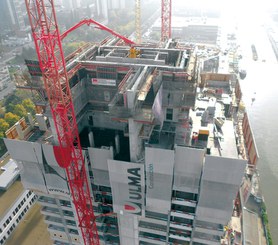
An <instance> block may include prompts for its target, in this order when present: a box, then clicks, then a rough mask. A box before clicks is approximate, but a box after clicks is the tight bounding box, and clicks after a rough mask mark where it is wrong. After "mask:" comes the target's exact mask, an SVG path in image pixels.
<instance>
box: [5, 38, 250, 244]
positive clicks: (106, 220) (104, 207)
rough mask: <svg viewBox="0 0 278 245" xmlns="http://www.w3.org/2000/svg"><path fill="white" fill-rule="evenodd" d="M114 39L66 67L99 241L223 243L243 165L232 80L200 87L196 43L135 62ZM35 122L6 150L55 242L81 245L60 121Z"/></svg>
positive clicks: (145, 51)
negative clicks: (234, 117) (61, 147)
mask: <svg viewBox="0 0 278 245" xmlns="http://www.w3.org/2000/svg"><path fill="white" fill-rule="evenodd" d="M117 41H118V40H115V39H110V40H106V42H105V44H103V45H102V46H97V45H95V46H91V47H88V46H87V47H86V48H85V49H84V50H83V51H82V52H79V53H78V54H77V55H78V59H76V57H73V58H72V60H69V61H68V63H67V68H68V72H69V78H70V84H71V91H72V96H73V101H74V106H75V113H76V119H77V123H78V127H79V132H80V139H81V145H82V147H83V153H84V159H85V163H86V170H87V175H88V179H89V180H90V184H91V185H90V191H91V197H92V200H93V206H94V212H95V215H96V224H97V228H98V234H99V238H100V242H101V244H121V245H131V244H141V245H147V244H148V245H149V244H195V245H198V244H199V245H200V244H211V245H216V244H220V241H221V238H222V236H223V235H224V226H226V225H227V223H228V222H229V220H230V218H231V216H232V214H233V208H234V200H235V199H236V196H237V193H238V190H239V187H240V184H241V181H242V177H243V175H244V170H245V167H246V161H245V160H242V159H240V158H239V157H238V152H237V145H236V140H235V137H234V124H233V120H232V119H231V111H232V110H233V107H232V90H231V88H230V83H229V81H228V80H221V81H210V82H207V83H206V84H207V86H210V88H209V89H207V90H204V91H203V89H200V88H198V77H199V74H198V72H197V71H198V61H197V60H196V50H194V48H192V46H190V47H186V46H183V45H182V44H181V43H180V44H178V43H177V42H175V41H171V40H170V41H169V42H168V43H167V44H166V46H165V47H164V48H146V47H141V49H140V55H139V56H138V57H137V58H129V48H128V47H122V46H119V47H117V46H115V43H116V42H117ZM76 67H78V69H74V68H76ZM71 71H73V72H71ZM209 92H210V94H208V93H209ZM29 119H30V120H29V122H28V123H27V124H22V125H21V126H18V127H16V128H15V129H14V131H13V132H10V134H9V136H7V139H5V143H6V145H7V148H8V150H9V152H10V154H11V157H12V158H13V159H15V160H16V161H17V163H18V165H19V168H20V169H21V179H22V183H23V185H24V187H25V188H26V189H30V190H33V191H34V192H35V193H36V194H37V195H38V200H39V202H40V204H41V205H42V209H41V212H42V213H43V214H44V215H45V222H46V223H47V224H48V230H49V232H50V235H51V238H52V239H53V241H54V244H82V242H83V240H82V237H81V235H80V234H81V232H80V229H79V226H78V223H77V220H78V219H77V215H76V212H75V209H74V205H73V203H72V199H71V196H70V191H69V187H68V183H67V177H66V173H65V170H64V169H63V168H61V167H60V166H59V152H58V151H57V142H58V140H57V134H56V132H55V127H54V123H53V119H52V117H51V115H49V113H48V110H46V113H45V114H44V115H36V122H34V121H33V119H31V118H29Z"/></svg>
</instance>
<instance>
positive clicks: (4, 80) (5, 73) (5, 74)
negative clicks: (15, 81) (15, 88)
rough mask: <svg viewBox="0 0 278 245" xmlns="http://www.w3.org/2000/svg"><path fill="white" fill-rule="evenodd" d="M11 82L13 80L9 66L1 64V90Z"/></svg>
mask: <svg viewBox="0 0 278 245" xmlns="http://www.w3.org/2000/svg"><path fill="white" fill-rule="evenodd" d="M9 82H11V77H10V73H9V69H8V67H7V66H6V65H1V64H0V90H3V89H4V87H6V86H7V85H8V83H9Z"/></svg>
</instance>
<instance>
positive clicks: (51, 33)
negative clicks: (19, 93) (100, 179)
mask: <svg viewBox="0 0 278 245" xmlns="http://www.w3.org/2000/svg"><path fill="white" fill-rule="evenodd" d="M25 3H26V8H27V12H28V16H29V21H30V25H31V28H32V34H33V38H34V42H35V47H36V51H37V55H38V59H39V64H40V68H41V71H42V76H43V80H44V86H45V90H46V92H47V95H48V100H49V105H50V108H51V113H52V117H53V120H54V123H55V128H56V131H57V136H58V141H59V146H56V147H54V152H56V154H55V155H56V158H57V161H58V162H59V165H60V166H61V167H63V168H65V171H66V174H67V179H68V184H69V187H70V192H71V198H72V201H73V203H74V205H75V210H76V213H77V216H78V222H79V227H80V229H81V233H82V237H83V240H84V244H86V245H87V244H90V245H91V244H94V245H99V237H98V233H97V227H96V223H95V215H94V211H93V206H92V200H91V197H90V189H89V184H88V177H87V174H86V169H85V162H84V159H83V155H82V149H81V145H80V140H79V134H78V127H77V123H76V118H75V114H74V108H73V101H72V96H71V91H70V87H69V82H68V76H67V71H66V66H65V58H64V54H63V50H62V44H61V36H60V33H59V29H58V23H57V19H56V13H55V9H54V0H25Z"/></svg>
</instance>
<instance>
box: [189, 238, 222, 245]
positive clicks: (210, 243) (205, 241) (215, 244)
mask: <svg viewBox="0 0 278 245" xmlns="http://www.w3.org/2000/svg"><path fill="white" fill-rule="evenodd" d="M192 240H193V242H198V243H201V244H207V245H219V244H220V241H216V240H208V239H207V238H201V237H194V238H193V239H192Z"/></svg>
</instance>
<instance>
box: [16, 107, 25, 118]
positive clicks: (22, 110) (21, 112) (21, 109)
mask: <svg viewBox="0 0 278 245" xmlns="http://www.w3.org/2000/svg"><path fill="white" fill-rule="evenodd" d="M13 113H14V114H16V115H18V116H19V117H20V118H21V117H26V116H27V111H26V109H25V107H24V106H23V105H22V104H17V105H15V106H14V110H13Z"/></svg>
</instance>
